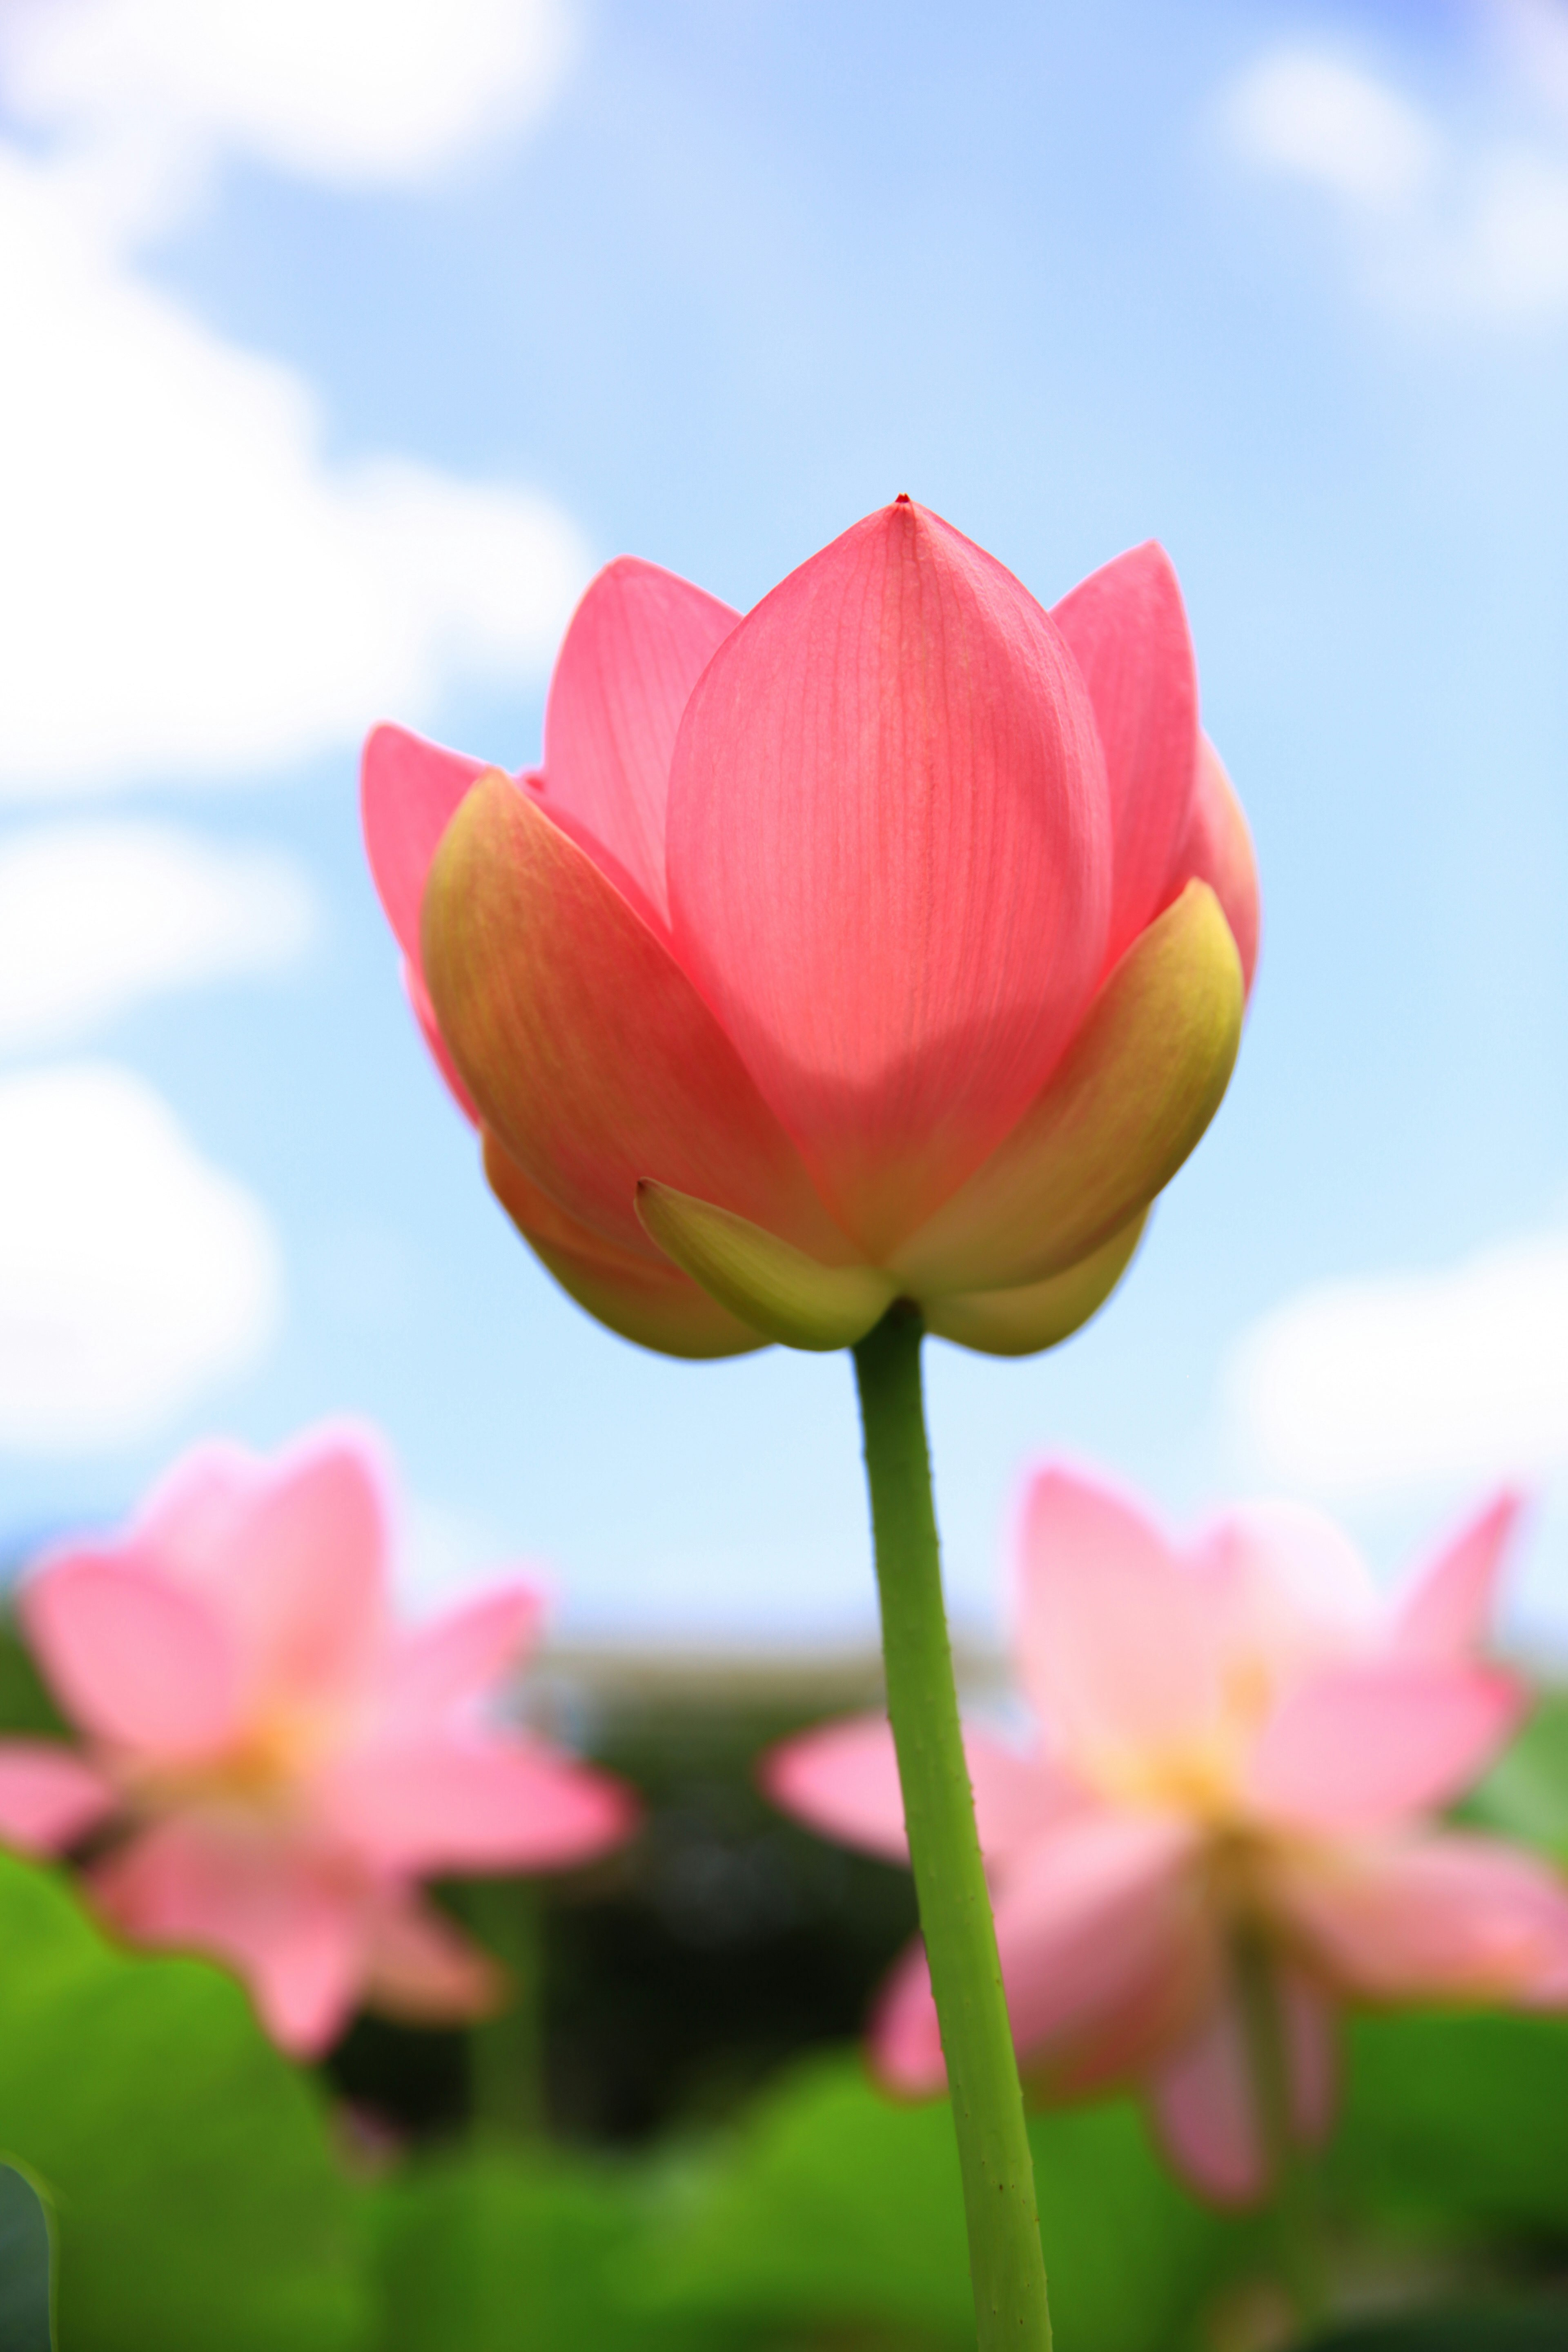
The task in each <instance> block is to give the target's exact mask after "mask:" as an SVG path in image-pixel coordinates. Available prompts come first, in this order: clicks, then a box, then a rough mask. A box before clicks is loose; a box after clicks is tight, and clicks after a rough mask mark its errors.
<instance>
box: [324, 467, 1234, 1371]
mask: <svg viewBox="0 0 1568 2352" xmlns="http://www.w3.org/2000/svg"><path fill="white" fill-rule="evenodd" d="M363 800H364V824H365V836H366V842H367V845H368V848H369V854H370V859H371V864H372V866H373V869H374V875H375V878H376V882H377V886H378V887H379V889H380V892H381V897H382V900H383V903H384V907H385V909H386V912H387V915H388V917H389V919H390V920H391V923H392V926H393V929H394V930H395V933H396V935H397V938H398V940H399V941H400V943H401V945H402V948H403V950H404V955H405V968H406V972H407V982H408V988H409V993H410V995H411V997H412V999H413V1003H414V1007H415V1010H416V1014H417V1016H418V1018H419V1020H420V1022H421V1024H422V1025H423V1027H424V1029H425V1033H426V1036H427V1038H428V1039H429V1042H430V1045H431V1047H432V1050H433V1052H434V1053H435V1055H436V1056H437V1060H438V1061H439V1063H440V1065H441V1066H442V1068H443V1069H444V1070H445V1071H446V1073H447V1077H448V1079H449V1081H450V1083H451V1085H452V1087H453V1090H454V1092H455V1093H456V1094H457V1096H458V1100H459V1101H460V1102H461V1103H462V1104H463V1106H464V1108H465V1109H466V1110H467V1111H468V1114H469V1116H470V1117H472V1118H476V1119H477V1120H478V1121H479V1124H480V1126H481V1128H482V1129H483V1134H484V1148H485V1163H486V1168H487V1171H488V1173H489V1180H490V1182H491V1184H492V1186H493V1188H494V1190H495V1192H497V1194H498V1196H499V1197H500V1200H501V1202H502V1203H503V1204H504V1206H505V1207H506V1209H507V1210H508V1212H509V1213H510V1215H511V1217H512V1218H513V1220H514V1222H515V1223H517V1225H518V1226H519V1228H520V1230H521V1232H522V1234H524V1236H525V1238H526V1239H527V1240H528V1241H529V1242H530V1243H531V1244H532V1246H533V1247H534V1249H535V1250H536V1251H537V1252H538V1254H539V1255H540V1256H541V1257H542V1259H543V1261H544V1263H545V1264H546V1265H548V1266H549V1267H550V1269H551V1270H552V1272H553V1273H554V1274H555V1275H556V1276H557V1277H558V1279H559V1280H560V1281H561V1282H562V1283H563V1286H565V1287H566V1289H567V1290H568V1291H570V1292H571V1293H572V1295H573V1296H574V1297H576V1298H577V1299H578V1300H579V1301H580V1302H581V1303H582V1304H583V1305H584V1306H585V1307H588V1308H589V1309H590V1311H591V1312H593V1313H594V1314H595V1315H597V1316H599V1317H600V1318H601V1319H603V1320H604V1321H605V1322H607V1323H608V1324H610V1325H611V1326H612V1327H613V1328H615V1329H616V1330H618V1331H621V1332H623V1333H625V1334H626V1336H627V1337H629V1338H632V1339H638V1340H641V1341H642V1342H643V1343H644V1344H646V1345H647V1346H650V1347H655V1348H658V1349H665V1350H667V1351H668V1352H670V1353H673V1354H677V1355H691V1356H712V1355H725V1354H732V1353H735V1352H737V1351H739V1350H742V1349H748V1348H752V1347H756V1346H758V1345H760V1344H761V1343H762V1341H763V1339H783V1340H785V1341H788V1342H791V1343H793V1344H795V1345H799V1346H805V1347H838V1346H843V1345H847V1344H850V1343H852V1342H853V1341H854V1340H856V1339H858V1338H860V1337H861V1336H862V1335H863V1334H864V1333H865V1332H866V1331H867V1330H868V1329H869V1328H871V1326H872V1325H873V1324H874V1323H876V1321H877V1320H878V1319H879V1317H880V1315H881V1314H882V1313H883V1312H884V1311H885V1309H886V1308H887V1307H888V1306H889V1304H890V1303H891V1301H892V1300H893V1299H894V1298H895V1297H900V1296H901V1297H912V1298H915V1299H916V1300H918V1302H919V1303H920V1305H921V1308H922V1311H923V1313H924V1315H925V1318H926V1321H927V1324H928V1327H929V1328H931V1329H932V1330H934V1331H937V1332H940V1333H942V1334H943V1335H944V1336H946V1337H948V1338H950V1339H957V1340H960V1341H962V1342H963V1344H965V1345H967V1346H971V1347H975V1348H980V1349H986V1350H989V1351H991V1352H994V1353H999V1354H1016V1353H1024V1352H1027V1351H1030V1350H1032V1349H1037V1348H1041V1347H1045V1346H1048V1345H1050V1344H1051V1343H1052V1342H1053V1341H1054V1340H1057V1339H1061V1338H1064V1337H1065V1336H1066V1335H1067V1334H1068V1332H1069V1331H1070V1330H1073V1329H1075V1328H1077V1327H1078V1325H1079V1323H1081V1322H1082V1321H1083V1320H1084V1318H1086V1317H1087V1316H1088V1315H1089V1314H1090V1313H1092V1312H1093V1310H1094V1308H1095V1307H1097V1306H1098V1305H1099V1304H1100V1301H1101V1300H1102V1299H1103V1298H1104V1297H1105V1296H1106V1295H1107V1293H1108V1292H1109V1290H1110V1287H1111V1286H1112V1285H1113V1284H1114V1283H1115V1281H1116V1280H1117V1278H1118V1277H1119V1276H1120V1275H1121V1271H1122V1269H1123V1268H1124V1266H1125V1265H1126V1264H1127V1262H1128V1260H1129V1258H1130V1257H1131V1253H1132V1250H1133V1248H1134V1247H1135V1245H1136V1243H1137V1240H1138V1237H1139V1234H1140V1232H1141V1230H1142V1222H1143V1218H1144V1215H1145V1213H1146V1212H1147V1209H1148V1206H1149V1203H1150V1202H1151V1201H1152V1198H1153V1196H1154V1194H1155V1193H1156V1192H1158V1191H1159V1190H1160V1189H1161V1187H1162V1186H1163V1184H1164V1183H1165V1182H1166V1181H1168V1180H1169V1178H1170V1177H1171V1176H1172V1175H1173V1172H1174V1171H1175V1170H1176V1168H1177V1167H1178V1166H1179V1165H1180V1164H1181V1161H1182V1160H1184V1158H1185V1156H1186V1154H1187V1153H1188V1152H1189V1151H1190V1150H1191V1149H1192V1147H1193V1145H1194V1143H1195V1141H1196V1140H1197V1139H1198V1137H1199V1136H1200V1135H1201V1133H1202V1132H1203V1129H1204V1128H1205V1126H1206V1125H1207V1123H1208V1120H1209V1118H1211V1117H1212V1115H1213V1113H1214V1110H1215V1108H1216V1106H1217V1104H1218V1102H1219V1099H1220V1097H1221V1096H1222V1094H1223V1092H1224V1089H1225V1086H1226V1079H1227V1078H1228V1076H1229V1072H1230V1067H1231V1064H1232V1061H1233V1059H1234V1055H1235V1052H1236V1046H1237V1037H1238V1034H1239V1027H1240V1020H1241V1012H1242V1003H1243V997H1244V993H1245V988H1246V985H1247V982H1248V981H1249V980H1250V975H1251V971H1252V965H1253V961H1254V958H1255V955H1256V950H1257V939H1258V898H1257V885H1256V878H1255V875H1254V871H1253V864H1252V855H1251V848H1250V844H1249V840H1248V837H1247V828H1246V824H1245V822H1244V820H1243V818H1242V816H1241V814H1240V811H1239V809H1238V807H1237V803H1236V801H1235V799H1234V797H1233V795H1232V793H1231V791H1230V788H1229V785H1228V783H1227V782H1226V778H1225V775H1224V772H1223V771H1222V769H1221V767H1220V765H1219V761H1218V760H1217V758H1216V757H1215V753H1214V751H1213V750H1212V748H1211V747H1210V746H1209V745H1208V744H1207V742H1206V740H1205V739H1204V738H1203V736H1202V735H1201V733H1200V730H1199V727H1198V715H1197V687H1196V679H1195V674H1194V662H1193V653H1192V646H1191V643H1190V640H1189V637H1188V633H1187V626H1186V620H1185V615H1184V611H1183V606H1182V600H1181V594H1180V591H1179V589H1178V587H1177V584H1176V581H1175V576H1174V574H1173V571H1172V569H1171V566H1170V564H1169V562H1168V561H1167V559H1166V558H1165V556H1164V554H1163V551H1161V550H1160V549H1159V548H1158V547H1156V546H1154V545H1152V544H1150V545H1147V546H1143V547H1140V548H1136V549H1134V550H1133V551H1131V552H1130V553H1129V554H1126V555H1123V556H1121V557H1119V558H1118V559H1117V560H1116V561H1115V562H1112V563H1110V564H1107V565H1106V566H1105V567H1104V568H1103V570H1101V571H1100V572H1096V573H1094V574H1093V575H1092V576H1091V577H1090V578H1089V579H1088V580H1086V581H1085V582H1083V583H1082V584H1081V585H1080V586H1079V587H1078V588H1077V589H1075V590H1074V591H1073V592H1072V593H1071V594H1070V595H1069V596H1068V597H1067V598H1065V599H1064V600H1063V602H1062V603H1061V604H1058V606H1057V607H1056V609H1055V611H1054V612H1053V613H1050V614H1047V613H1046V612H1045V611H1044V610H1043V609H1042V608H1041V606H1040V605H1038V604H1037V603H1036V602H1035V600H1034V598H1033V597H1032V596H1030V595H1029V594H1028V593H1027V591H1026V589H1024V588H1023V587H1022V586H1021V585H1020V583H1018V582H1017V581H1016V579H1014V577H1013V576H1012V574H1011V573H1010V572H1006V571H1005V570H1004V568H1003V567H1002V566H1001V565H1000V564H999V563H997V562H995V561H994V559H993V558H992V557H991V556H989V555H987V554H985V553H984V551H983V550H982V549H980V548H978V547H976V546H974V545H973V543H972V542H971V541H968V540H966V539H964V538H963V537H962V536H961V535H960V533H958V532H957V531H955V530H952V528H951V527H950V526H949V525H948V524H947V523H945V522H943V521H942V520H941V519H940V518H939V517H937V516H935V515H932V514H930V513H928V512H926V511H925V510H924V509H921V508H919V507H917V506H915V505H913V504H912V503H911V502H910V500H908V499H900V500H899V501H898V502H897V503H896V504H894V505H893V506H891V507H888V508H885V509H882V510H881V511H880V512H879V513H876V514H873V515H871V516H868V518H867V519H866V520H864V521H862V522H860V523H858V524H857V525H856V526H855V527H854V528H853V529H852V530H848V531H847V532H845V533H844V535H843V536H842V537H841V538H839V539H837V540H836V541H834V542H833V543H832V545H831V546H829V547H827V548H826V549H825V550H824V551H822V552H821V553H820V554H818V555H816V556H814V557H813V558H812V559H811V560H810V561H809V562H806V563H805V564H803V565H802V566H801V567H800V569H799V570H798V571H796V572H792V573H791V574H790V576H789V578H788V579H786V580H785V581H784V582H783V583H781V585H780V586H779V587H777V588H775V589H774V590H773V592H772V593H771V594H770V595H768V596H766V597H764V598H763V602H762V603H761V604H759V605H758V606H757V607H756V608H755V610H754V611H753V612H752V613H751V614H749V615H747V616H746V617H745V618H744V619H742V618H741V616H740V615H739V614H736V613H734V612H733V611H731V608H730V607H729V606H727V605H725V604H720V603H719V602H717V601H716V600H715V599H714V598H713V597H711V596H708V595H706V594H704V593H703V592H702V591H701V590H700V589H698V588H695V587H692V586H690V585H689V583H686V582H684V581H682V580H679V579H677V578H675V577H674V576H673V575H672V574H670V573H668V572H663V571H660V570H658V568H657V567H656V566H654V565H651V564H647V563H643V562H636V561H633V560H630V559H623V560H621V561H620V562H616V563H613V564H611V565H610V566H609V567H608V569H607V570H606V571H605V572H601V573H600V574H599V576H598V578H597V579H596V580H595V582H594V583H593V584H592V586H591V587H590V588H589V590H588V592H587V593H586V595H585V596H584V600H583V602H582V604H580V605H579V607H578V610H577V613H576V615H575V617H574V621H573V623H572V625H571V627H570V629H569V630H568V632H567V635H566V638H565V641H564V643H563V646H562V649H561V654H560V657H559V659H558V661H557V664H556V667H555V672H554V676H553V677H552V683H551V688H550V698H549V704H548V708H547V711H546V718H545V740H544V764H543V769H542V772H537V773H527V774H524V775H522V776H521V777H519V778H517V779H515V780H514V779H510V778H508V777H505V776H503V775H501V774H500V773H499V772H496V771H494V770H491V771H489V772H482V771H481V769H480V766H479V762H478V761H473V760H469V759H465V758H462V757H460V756H458V754H456V753H454V752H449V751H441V750H438V749H437V747H436V746H434V745H432V744H429V743H426V742H422V741H420V740H418V739H417V738H416V737H415V736H412V735H410V734H407V733H405V731H403V730H400V729H397V728H392V727H383V728H380V729H378V730H376V731H375V733H374V735H373V736H372V737H371V739H370V741H369V743H368V745H367V747H366V751H365V759H364V793H363Z"/></svg>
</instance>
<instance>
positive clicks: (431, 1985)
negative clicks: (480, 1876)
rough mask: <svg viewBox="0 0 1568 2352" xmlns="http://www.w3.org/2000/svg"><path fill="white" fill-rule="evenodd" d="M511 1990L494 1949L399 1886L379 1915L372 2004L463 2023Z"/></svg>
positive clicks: (409, 2015) (417, 2019) (368, 1998)
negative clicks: (492, 1953) (482, 1947)
mask: <svg viewBox="0 0 1568 2352" xmlns="http://www.w3.org/2000/svg"><path fill="white" fill-rule="evenodd" d="M505 1994H506V1985H505V1980H504V1978H503V1977H502V1974H501V1971H500V1969H499V1968H498V1967H497V1966H496V1964H495V1962H494V1961H493V1960H492V1959H491V1958H490V1956H489V1953H488V1952H483V1951H481V1950H480V1949H479V1946H478V1945H477V1944H475V1943H473V1942H471V1941H470V1940H469V1938H468V1937H467V1936H465V1935H464V1934H463V1932H462V1930H461V1929H460V1928H459V1927H456V1926H455V1925H454V1924H453V1922H452V1921H451V1920H450V1919H448V1918H447V1917H446V1916H444V1914H443V1913H441V1912H439V1911H436V1910H433V1909H432V1908H431V1907H430V1906H429V1905H428V1904H425V1903H421V1902H419V1901H418V1900H417V1899H416V1897H415V1896H412V1895H406V1894H405V1893H403V1892H402V1891H401V1890H399V1891H397V1892H395V1894H393V1895H389V1896H388V1898H387V1901H386V1903H385V1905H384V1907H383V1908H381V1909H379V1910H377V1911H376V1912H375V1913H374V1916H373V1918H372V1921H371V1926H370V1949H369V1952H368V1954H367V1956H366V1959H365V1985H364V2001H365V2006H366V2008H368V2009H376V2010H379V2011H381V2012H382V2014H383V2015H384V2016H385V2017H395V2018H400V2019H402V2020H404V2021H405V2022H406V2023H408V2024H410V2025H458V2024H461V2023H463V2022H464V2021H466V2020H467V2019H469V2018H475V2017H488V2016H489V2015H490V2014H491V2013H492V2012H493V2011H495V2010H497V2009H499V2008H500V2005H501V2002H502V2001H503V2000H504V1999H505Z"/></svg>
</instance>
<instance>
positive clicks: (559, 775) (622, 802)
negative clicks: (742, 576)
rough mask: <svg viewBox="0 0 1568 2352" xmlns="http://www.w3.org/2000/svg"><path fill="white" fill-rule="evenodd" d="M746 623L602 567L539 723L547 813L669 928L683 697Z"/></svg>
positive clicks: (644, 568)
mask: <svg viewBox="0 0 1568 2352" xmlns="http://www.w3.org/2000/svg"><path fill="white" fill-rule="evenodd" d="M740 617H741V616H740V614H738V613H736V612H734V611H732V610H731V607H730V606H729V605H728V604H721V603H720V602H719V599H718V598H717V597H716V596H710V595H707V594H706V593H704V591H703V590H702V589H700V588H694V587H692V586H691V584H690V583H689V581H685V580H681V579H678V578H677V576H676V574H675V573H674V572H663V571H661V570H660V569H659V567H658V564H657V563H643V562H639V561H638V560H637V558H636V557H635V556H629V555H623V556H620V557H618V558H617V559H616V562H614V563H611V564H608V565H606V567H605V570H604V571H603V572H600V573H599V576H598V578H597V579H596V580H595V581H594V582H593V583H591V585H590V586H589V588H588V591H587V593H586V594H585V595H584V598H583V601H582V603H581V604H579V605H578V607H577V610H576V612H575V614H574V615H573V620H572V625H571V627H570V628H569V629H568V630H567V632H566V636H565V640H564V642H563V645H562V647H561V652H560V656H559V658H558V659H557V661H556V664H555V671H554V675H553V677H552V678H551V681H550V700H549V704H548V706H547V708H546V710H545V714H544V805H545V807H546V808H547V810H548V811H549V812H550V813H551V814H552V815H556V814H559V813H561V812H566V813H569V814H570V816H571V817H572V818H573V819H574V820H575V824H574V826H572V827H571V828H569V829H571V830H573V831H574V832H576V834H577V837H578V838H579V839H582V838H584V836H588V837H591V838H592V839H593V840H594V841H595V842H598V843H602V844H603V845H604V847H605V849H606V850H607V851H608V852H609V853H610V855H611V857H612V858H613V859H614V861H615V866H614V870H615V872H616V878H617V879H619V878H620V877H621V876H622V875H624V876H626V877H628V878H629V880H630V881H631V883H632V885H633V887H634V889H635V891H636V894H637V899H638V901H639V902H640V904H641V905H644V906H646V907H647V908H651V910H652V911H653V913H654V916H655V918H656V920H657V921H658V924H659V925H660V926H661V927H662V926H663V925H665V924H666V923H667V922H668V895H667V892H666V889H665V877H664V810H665V798H666V795H667V793H668V789H669V763H670V755H671V753H672V752H673V751H674V749H675V735H676V730H677V728H678V727H679V724H680V714H681V712H682V711H683V710H684V709H685V708H686V702H687V697H688V696H689V694H690V692H691V689H692V688H693V687H694V686H695V685H696V683H697V680H698V678H699V677H700V675H701V673H702V671H703V669H704V668H705V667H707V664H708V660H709V657H710V656H711V655H712V654H713V653H715V652H716V651H717V649H718V647H719V646H721V644H722V643H723V641H724V639H725V638H726V637H727V636H728V635H729V634H730V632H731V629H732V628H733V627H734V626H735V624H736V622H737V621H738V620H739V619H740Z"/></svg>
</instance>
